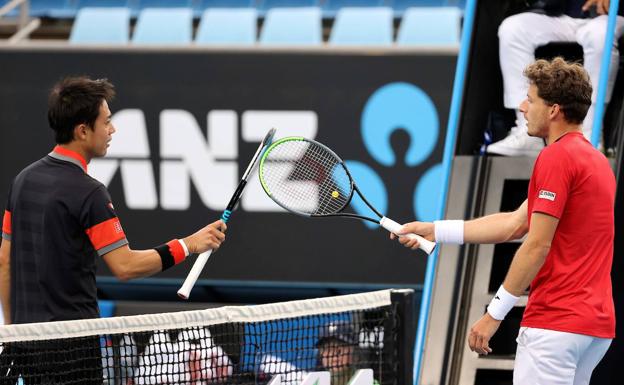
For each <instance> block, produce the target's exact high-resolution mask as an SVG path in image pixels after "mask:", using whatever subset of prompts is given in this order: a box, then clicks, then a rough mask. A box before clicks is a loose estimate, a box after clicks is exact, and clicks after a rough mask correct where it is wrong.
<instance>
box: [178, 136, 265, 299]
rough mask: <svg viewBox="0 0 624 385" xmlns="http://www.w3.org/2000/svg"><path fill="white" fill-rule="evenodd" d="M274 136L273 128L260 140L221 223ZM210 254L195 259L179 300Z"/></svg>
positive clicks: (190, 288)
mask: <svg viewBox="0 0 624 385" xmlns="http://www.w3.org/2000/svg"><path fill="white" fill-rule="evenodd" d="M274 134H275V128H272V129H270V130H269V132H268V133H267V134H266V135H265V136H264V139H263V140H262V143H260V146H258V149H257V150H256V153H255V154H254V156H253V158H252V159H251V162H250V163H249V165H248V166H247V170H245V173H244V174H243V177H242V178H241V180H240V182H238V186H237V187H236V191H234V195H232V198H230V203H228V205H227V207H226V209H225V210H224V211H223V213H222V214H221V220H222V221H223V222H226V223H227V221H228V220H229V219H230V216H231V215H232V211H234V208H235V207H236V204H237V203H238V201H239V200H240V197H241V194H242V193H243V189H244V188H245V186H246V185H247V179H248V178H249V175H250V174H251V172H252V171H253V170H254V166H255V165H256V163H257V162H258V158H260V155H262V153H263V151H264V150H266V149H267V147H268V146H269V145H270V144H271V142H272V141H273V135H274ZM210 254H212V250H208V251H205V252H203V253H201V254H199V256H198V257H197V259H196V260H195V263H194V264H193V267H192V268H191V271H189V273H188V275H187V277H186V279H185V280H184V283H183V284H182V287H181V288H180V290H178V296H179V297H180V298H182V299H188V298H189V295H190V294H191V290H192V289H193V286H195V282H197V279H198V278H199V274H200V273H201V272H202V270H203V269H204V265H205V264H206V262H207V261H208V258H209V257H210Z"/></svg>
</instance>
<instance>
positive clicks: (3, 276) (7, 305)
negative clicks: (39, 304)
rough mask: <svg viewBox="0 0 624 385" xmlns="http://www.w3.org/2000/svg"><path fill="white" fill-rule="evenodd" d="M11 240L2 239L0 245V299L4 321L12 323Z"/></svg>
mask: <svg viewBox="0 0 624 385" xmlns="http://www.w3.org/2000/svg"><path fill="white" fill-rule="evenodd" d="M10 250H11V247H10V242H8V241H6V240H2V245H1V246H0V301H2V313H3V315H4V323H5V324H7V325H8V324H10V323H11V255H10Z"/></svg>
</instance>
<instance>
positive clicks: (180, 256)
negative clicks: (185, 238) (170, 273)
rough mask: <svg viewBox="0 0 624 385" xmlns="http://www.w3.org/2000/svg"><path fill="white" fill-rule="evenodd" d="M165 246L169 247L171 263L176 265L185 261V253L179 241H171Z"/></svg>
mask: <svg viewBox="0 0 624 385" xmlns="http://www.w3.org/2000/svg"><path fill="white" fill-rule="evenodd" d="M167 246H169V252H170V253H171V255H173V261H174V263H175V264H176V265H177V264H178V263H180V262H182V261H184V260H185V259H186V253H185V252H184V248H183V247H182V245H181V244H180V241H178V240H177V239H173V240H171V241H169V242H167Z"/></svg>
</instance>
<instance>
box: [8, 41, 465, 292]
mask: <svg viewBox="0 0 624 385" xmlns="http://www.w3.org/2000/svg"><path fill="white" fill-rule="evenodd" d="M455 59H456V58H455V56H454V55H450V54H448V55H446V54H422V53H420V54H419V53H407V52H405V51H392V50H389V51H371V52H366V51H363V52H362V53H353V52H337V51H333V50H332V51H331V52H330V51H327V52H324V51H312V52H304V51H302V52H296V53H285V52H283V51H281V52H268V51H245V52H214V51H196V50H192V51H171V52H169V51H157V50H154V51H137V50H120V51H102V50H94V51H84V50H80V51H77V50H66V51H63V50H39V51H25V50H14V51H11V50H2V51H0V84H1V87H0V143H1V145H2V168H1V169H0V170H1V171H0V198H2V202H5V201H6V195H7V191H8V188H9V184H10V183H11V180H12V179H13V177H14V176H15V175H16V174H17V173H18V172H19V171H20V170H21V169H22V168H23V167H25V166H26V165H28V164H29V163H31V162H33V161H35V160H37V159H39V158H40V157H42V156H44V155H45V154H47V153H48V152H49V151H50V150H51V149H52V147H53V145H54V143H53V136H52V133H51V130H50V129H49V128H48V125H47V120H46V101H47V94H48V92H49V90H50V88H51V87H52V85H53V84H54V83H55V81H57V80H58V79H60V78H61V77H64V76H68V75H89V76H91V77H96V78H101V77H105V78H108V79H109V80H110V81H111V82H113V83H114V84H115V86H116V90H117V94H118V95H117V98H116V100H115V101H114V102H113V103H112V104H111V110H112V111H113V122H114V124H115V126H116V128H117V133H116V134H114V136H113V142H112V144H111V147H110V149H109V153H108V155H107V156H106V158H103V159H97V160H94V161H92V162H91V164H90V165H89V173H90V174H91V175H92V176H93V177H95V178H97V179H98V180H100V181H101V182H102V183H104V184H105V185H107V186H108V188H109V191H110V193H111V195H112V197H113V203H114V205H115V207H116V209H117V212H118V214H119V216H120V219H121V223H122V225H123V227H124V230H125V232H126V234H127V236H128V239H129V241H130V245H131V247H133V248H149V247H153V246H156V245H158V244H160V243H163V242H165V241H168V240H170V239H172V238H174V237H183V236H186V235H188V234H190V233H191V232H194V231H195V230H196V229H197V228H199V227H200V226H202V225H204V224H207V223H209V222H212V221H214V220H216V219H217V218H218V217H219V216H220V213H221V211H222V210H223V209H224V208H225V205H226V204H227V202H228V200H229V197H230V196H231V194H232V192H233V191H234V189H235V187H236V184H237V182H238V180H239V178H240V176H241V174H242V173H243V172H244V171H245V167H246V166H247V163H248V162H249V160H250V158H251V156H252V155H253V153H254V151H255V149H256V148H257V146H258V142H259V141H260V140H261V139H262V137H263V136H264V134H265V133H266V131H267V130H268V129H269V128H271V127H275V128H277V134H276V137H277V138H280V137H284V136H290V135H300V136H304V137H307V138H311V139H315V140H318V141H320V142H322V143H324V144H326V145H328V146H329V147H330V148H332V149H333V150H334V151H336V153H337V154H339V155H340V156H341V157H342V158H343V159H344V160H345V161H346V163H347V165H348V168H349V169H350V170H351V172H352V174H353V177H354V179H355V180H356V183H357V184H358V186H360V188H361V190H362V192H363V193H364V195H365V196H366V197H367V198H369V199H370V201H371V202H372V203H373V204H374V205H375V206H376V207H377V208H378V209H379V210H380V211H381V212H382V213H385V214H386V215H387V216H388V217H390V218H393V219H395V220H396V221H398V222H406V221H411V220H414V219H415V218H416V219H419V220H431V219H434V217H435V215H436V213H437V207H438V204H439V202H438V197H439V191H440V178H441V174H442V170H441V166H440V162H441V160H442V150H443V144H444V136H445V129H446V123H447V115H448V110H449V105H450V100H451V89H452V79H453V74H454V70H455ZM353 206H354V209H355V210H356V211H358V212H363V210H364V208H363V207H364V205H363V203H362V202H357V201H356V202H353ZM228 226H229V229H228V231H227V241H226V243H225V244H224V245H223V246H222V247H221V249H220V250H219V251H218V252H217V253H215V254H214V255H213V256H212V257H211V259H210V260H209V261H208V263H207V265H206V268H205V269H204V272H203V274H202V278H205V279H236V280H276V281H304V282H305V281H307V282H349V283H384V284H386V283H387V284H418V283H421V282H422V280H423V277H424V269H425V264H426V255H425V254H424V253H422V252H420V251H417V252H414V251H410V250H407V249H405V248H403V247H402V246H400V245H399V244H398V243H397V242H391V241H390V240H389V238H388V233H387V232H386V231H385V230H383V229H380V228H378V227H376V226H374V224H372V223H363V222H360V221H357V220H352V219H344V218H321V219H308V218H302V217H297V216H294V215H292V214H288V213H285V212H284V211H283V210H282V209H280V208H279V207H278V206H277V205H276V204H274V203H273V202H272V201H271V200H270V199H269V198H267V197H266V196H265V194H264V192H263V191H262V189H261V187H260V184H259V182H258V180H257V176H254V177H253V182H252V183H251V184H250V185H249V186H248V187H247V189H246V190H245V193H244V197H243V199H242V202H241V204H240V207H238V209H237V210H236V211H235V212H234V214H233V215H232V218H231V220H230V222H229V223H228ZM190 267H191V264H190V263H188V262H187V263H184V264H181V265H179V266H176V267H175V268H173V269H170V270H169V271H167V272H164V273H161V274H160V275H159V277H167V278H180V279H182V278H183V277H185V276H186V273H187V272H188V270H189V269H190ZM98 273H99V274H101V275H110V272H108V269H107V268H106V267H105V265H104V264H103V263H101V266H100V268H99V272H98Z"/></svg>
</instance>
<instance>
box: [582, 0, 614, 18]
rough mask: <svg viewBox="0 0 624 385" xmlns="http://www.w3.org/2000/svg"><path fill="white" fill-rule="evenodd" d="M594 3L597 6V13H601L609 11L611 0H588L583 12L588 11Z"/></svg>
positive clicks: (604, 13)
mask: <svg viewBox="0 0 624 385" xmlns="http://www.w3.org/2000/svg"><path fill="white" fill-rule="evenodd" d="M594 5H595V6H596V13H598V14H599V15H606V14H607V13H609V0H587V1H585V4H583V12H587V11H588V10H589V9H590V8H591V7H593V6H594Z"/></svg>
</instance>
